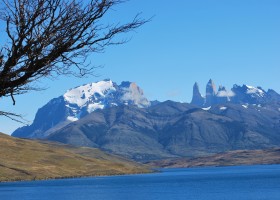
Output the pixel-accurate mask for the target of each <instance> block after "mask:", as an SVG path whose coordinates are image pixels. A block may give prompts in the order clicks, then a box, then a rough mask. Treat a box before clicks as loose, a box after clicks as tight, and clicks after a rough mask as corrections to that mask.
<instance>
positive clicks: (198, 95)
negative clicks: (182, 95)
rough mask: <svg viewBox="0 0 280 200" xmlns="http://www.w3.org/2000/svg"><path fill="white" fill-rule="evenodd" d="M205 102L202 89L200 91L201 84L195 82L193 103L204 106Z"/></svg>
mask: <svg viewBox="0 0 280 200" xmlns="http://www.w3.org/2000/svg"><path fill="white" fill-rule="evenodd" d="M204 102H205V98H204V97H202V95H201V93H200V91H199V86H198V83H197V82H195V84H194V85H193V97H192V101H191V104H194V105H197V106H203V105H204Z"/></svg>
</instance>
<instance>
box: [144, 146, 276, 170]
mask: <svg viewBox="0 0 280 200" xmlns="http://www.w3.org/2000/svg"><path fill="white" fill-rule="evenodd" d="M259 164H280V148H274V149H265V150H237V151H230V152H226V153H219V154H215V155H212V156H205V157H199V158H193V159H189V158H178V159H167V160H159V161H152V162H150V163H149V165H151V166H153V167H165V168H177V167H205V166H231V165H259Z"/></svg>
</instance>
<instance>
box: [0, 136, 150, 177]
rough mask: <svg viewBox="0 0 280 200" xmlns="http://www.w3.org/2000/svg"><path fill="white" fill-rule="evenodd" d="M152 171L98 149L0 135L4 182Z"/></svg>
mask: <svg viewBox="0 0 280 200" xmlns="http://www.w3.org/2000/svg"><path fill="white" fill-rule="evenodd" d="M148 172H150V170H149V169H148V168H147V167H145V166H143V165H139V164H137V163H134V162H131V161H128V160H125V159H123V158H120V157H117V156H112V155H109V154H106V153H104V152H102V151H100V150H98V149H93V148H76V147H72V146H68V145H61V144H56V143H49V142H42V141H32V140H25V139H17V138H13V137H10V136H8V135H5V134H2V133H0V181H20V180H41V179H54V178H66V177H81V176H99V175H118V174H133V173H148Z"/></svg>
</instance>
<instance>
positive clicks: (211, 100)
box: [205, 79, 217, 107]
mask: <svg viewBox="0 0 280 200" xmlns="http://www.w3.org/2000/svg"><path fill="white" fill-rule="evenodd" d="M216 103H217V102H216V86H215V84H214V82H213V80H212V79H210V80H209V82H208V83H207V85H206V101H205V106H206V107H208V106H211V105H213V104H216Z"/></svg>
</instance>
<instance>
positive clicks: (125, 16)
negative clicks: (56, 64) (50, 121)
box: [0, 0, 280, 134]
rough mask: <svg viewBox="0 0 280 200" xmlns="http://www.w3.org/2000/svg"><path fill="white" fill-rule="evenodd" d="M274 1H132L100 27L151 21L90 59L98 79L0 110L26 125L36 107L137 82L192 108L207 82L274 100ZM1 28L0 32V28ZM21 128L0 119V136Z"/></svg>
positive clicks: (279, 15)
mask: <svg viewBox="0 0 280 200" xmlns="http://www.w3.org/2000/svg"><path fill="white" fill-rule="evenodd" d="M279 10H280V1H279V0H234V1H233V0H174V1H168V0H130V1H129V2H126V3H124V4H121V5H120V6H118V7H117V8H115V9H114V11H113V12H112V13H111V14H110V16H108V17H107V18H106V19H105V20H106V21H112V19H113V21H121V22H126V21H129V20H130V19H132V18H133V17H134V15H135V14H136V13H138V12H142V17H144V18H149V17H151V16H154V17H153V20H152V21H151V22H150V23H148V24H146V25H144V26H143V27H141V28H139V29H137V30H136V31H135V32H132V33H129V34H127V35H123V37H128V38H131V41H130V42H129V43H127V44H124V45H122V46H112V47H109V48H107V50H106V52H105V53H103V54H93V55H91V56H90V57H89V61H90V62H91V63H92V64H94V65H96V66H98V65H102V66H103V67H102V68H98V69H96V74H98V75H99V76H97V77H87V78H83V79H78V78H74V77H60V78H58V79H43V80H40V82H38V83H37V85H38V86H41V87H45V88H47V89H46V90H44V91H40V92H31V93H28V94H25V95H22V96H17V97H16V101H17V103H16V106H12V102H11V100H10V99H8V98H3V99H1V104H0V109H1V110H6V111H11V112H17V113H20V114H23V115H24V116H25V118H26V119H27V120H29V121H30V122H32V120H33V119H34V117H35V113H36V111H37V109H38V108H40V107H42V106H43V105H44V104H46V103H47V102H48V101H49V100H50V99H52V98H54V97H57V96H60V95H62V94H63V93H64V92H65V91H66V90H67V89H69V88H73V87H75V86H78V85H81V84H84V83H88V82H95V81H99V80H102V79H105V78H111V79H112V80H113V81H115V82H117V83H120V82H121V81H124V80H128V81H132V82H136V83H137V84H138V85H139V86H140V87H141V88H142V89H143V90H144V92H145V94H146V96H147V97H148V98H149V99H151V100H154V99H158V100H160V101H164V100H168V99H170V100H175V101H181V102H190V100H191V96H192V86H193V84H194V82H195V81H197V82H198V83H199V85H200V89H201V92H202V93H203V94H204V90H205V85H206V83H207V82H208V80H209V79H210V78H212V79H213V80H214V82H215V83H216V85H217V86H218V85H224V86H226V88H228V89H229V88H231V86H232V85H233V84H235V83H236V84H245V83H246V84H248V85H253V86H262V87H263V88H264V89H266V90H267V89H268V88H272V89H274V90H276V91H277V92H278V93H280V79H279V77H280V76H279V75H280V12H279ZM0 29H1V28H0ZM0 36H2V37H1V39H2V40H1V39H0V44H1V45H2V44H3V43H4V42H5V41H4V39H3V38H4V32H3V29H1V30H0ZM19 126H22V125H21V124H18V123H16V122H13V121H11V120H8V119H6V118H4V117H0V132H5V133H8V134H9V133H11V132H12V131H13V130H14V129H16V128H17V127H19Z"/></svg>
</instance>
